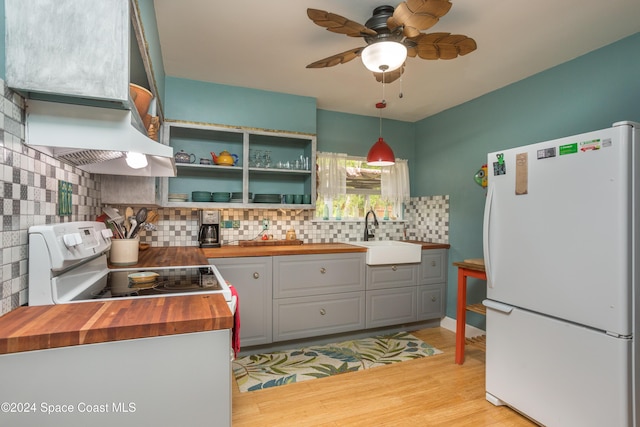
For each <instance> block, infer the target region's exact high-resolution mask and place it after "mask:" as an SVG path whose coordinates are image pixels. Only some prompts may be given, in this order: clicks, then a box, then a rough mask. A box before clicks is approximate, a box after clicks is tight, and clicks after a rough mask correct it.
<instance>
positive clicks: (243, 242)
mask: <svg viewBox="0 0 640 427" xmlns="http://www.w3.org/2000/svg"><path fill="white" fill-rule="evenodd" d="M301 244H302V240H240V241H239V242H238V246H284V245H301Z"/></svg>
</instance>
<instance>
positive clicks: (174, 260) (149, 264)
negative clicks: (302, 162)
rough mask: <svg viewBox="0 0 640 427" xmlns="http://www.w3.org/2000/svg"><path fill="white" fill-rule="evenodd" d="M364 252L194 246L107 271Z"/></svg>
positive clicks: (162, 250) (332, 246) (343, 246)
mask: <svg viewBox="0 0 640 427" xmlns="http://www.w3.org/2000/svg"><path fill="white" fill-rule="evenodd" d="M406 241H407V242H410V243H418V244H422V249H423V250H426V249H449V245H448V244H444V243H429V242H420V241H416V240H406ZM366 251H367V248H364V247H362V246H355V245H350V244H348V243H304V244H302V245H282V246H244V247H241V246H237V245H223V246H222V247H221V248H203V249H201V248H199V247H197V246H164V247H151V248H149V249H147V250H144V251H140V253H139V254H138V263H137V264H136V265H132V266H131V265H130V266H124V267H123V266H117V265H112V264H110V265H109V268H114V269H115V268H153V267H158V266H173V267H179V266H189V265H207V264H208V263H209V262H208V259H209V258H236V257H256V256H279V255H312V254H336V253H347V252H366Z"/></svg>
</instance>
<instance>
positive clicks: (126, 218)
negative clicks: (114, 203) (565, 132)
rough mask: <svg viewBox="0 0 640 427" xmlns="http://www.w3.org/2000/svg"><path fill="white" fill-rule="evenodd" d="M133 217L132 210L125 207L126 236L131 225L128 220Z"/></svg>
mask: <svg viewBox="0 0 640 427" xmlns="http://www.w3.org/2000/svg"><path fill="white" fill-rule="evenodd" d="M132 216H133V208H131V207H127V208H126V209H125V210H124V228H125V230H127V234H129V231H131V223H130V222H129V218H131V217H132Z"/></svg>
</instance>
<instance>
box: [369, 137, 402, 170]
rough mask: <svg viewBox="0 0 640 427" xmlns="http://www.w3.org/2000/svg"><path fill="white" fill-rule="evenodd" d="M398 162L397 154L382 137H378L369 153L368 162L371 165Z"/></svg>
mask: <svg viewBox="0 0 640 427" xmlns="http://www.w3.org/2000/svg"><path fill="white" fill-rule="evenodd" d="M395 162H396V156H395V155H394V154H393V150H392V149H391V147H389V144H387V143H386V142H385V141H384V139H383V138H382V137H380V138H378V140H377V141H376V143H375V144H373V146H372V147H371V149H370V150H369V154H367V164H369V165H371V166H391V165H393V164H394V163H395Z"/></svg>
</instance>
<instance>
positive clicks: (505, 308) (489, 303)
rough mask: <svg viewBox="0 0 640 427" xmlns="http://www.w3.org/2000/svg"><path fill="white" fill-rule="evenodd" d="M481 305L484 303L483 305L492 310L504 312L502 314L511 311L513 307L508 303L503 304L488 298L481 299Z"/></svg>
mask: <svg viewBox="0 0 640 427" xmlns="http://www.w3.org/2000/svg"><path fill="white" fill-rule="evenodd" d="M482 305H484V306H485V307H487V308H490V309H492V310H496V311H499V312H501V313H504V314H511V312H512V311H513V307H511V306H510V305H507V304H503V303H501V302H497V301H493V300H490V299H486V300H484V301H482Z"/></svg>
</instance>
